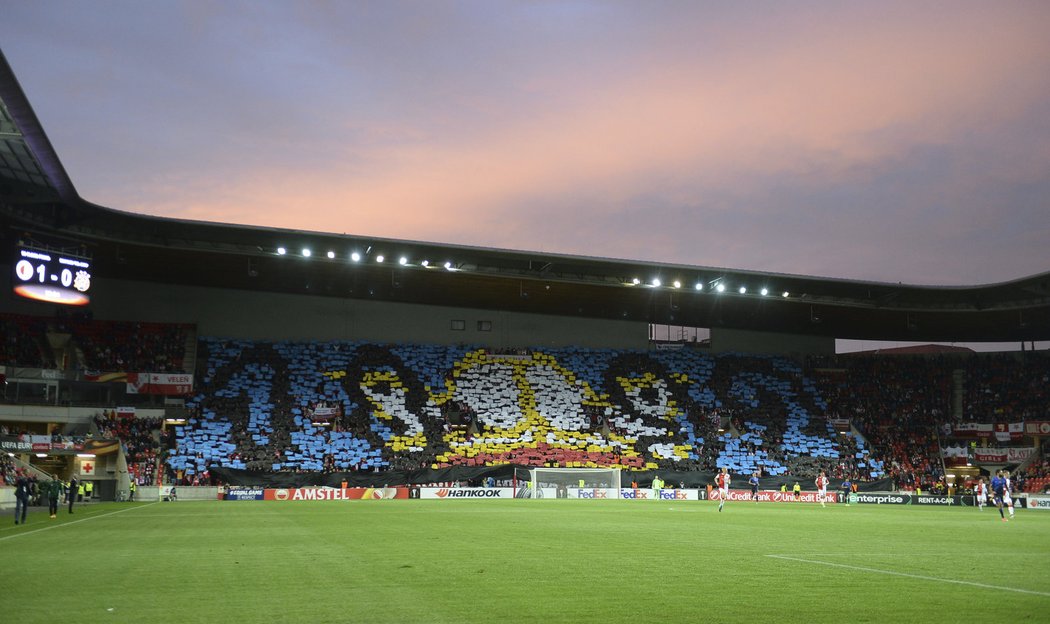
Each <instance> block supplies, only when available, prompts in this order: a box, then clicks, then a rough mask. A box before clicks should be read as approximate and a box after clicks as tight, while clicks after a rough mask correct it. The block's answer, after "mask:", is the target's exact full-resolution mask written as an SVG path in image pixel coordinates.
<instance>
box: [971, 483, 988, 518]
mask: <svg viewBox="0 0 1050 624" xmlns="http://www.w3.org/2000/svg"><path fill="white" fill-rule="evenodd" d="M973 494H974V499H975V500H976V501H977V511H983V510H984V506H985V505H987V504H988V485H987V484H986V483H985V482H984V477H981V478H980V479H978V480H977V485H975V486H974V488H973Z"/></svg>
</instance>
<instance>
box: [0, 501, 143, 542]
mask: <svg viewBox="0 0 1050 624" xmlns="http://www.w3.org/2000/svg"><path fill="white" fill-rule="evenodd" d="M156 504H157V503H147V504H145V505H140V506H135V507H128V508H126V509H118V510H116V511H111V512H109V513H104V514H102V515H100V516H91V517H90V518H81V519H80V520H74V521H72V522H63V523H62V524H52V525H50V526H46V527H41V528H39V529H33V530H32V531H26V532H25V533H15V534H14V535H7V536H5V537H0V542H2V541H4V540H9V539H12V538H15V537H23V536H25V535H32V534H33V533H39V532H41V531H47V530H48V529H57V528H60V527H67V526H72V525H74V524H79V523H81V522H87V521H88V520H95V519H98V518H105V517H106V516H112V515H113V514H118V513H124V512H125V511H131V510H133V509H142V508H143V507H149V506H150V505H156Z"/></svg>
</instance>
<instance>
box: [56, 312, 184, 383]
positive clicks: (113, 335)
mask: <svg viewBox="0 0 1050 624" xmlns="http://www.w3.org/2000/svg"><path fill="white" fill-rule="evenodd" d="M61 329H64V330H66V331H69V332H70V333H72V335H73V340H74V341H75V343H76V344H77V346H79V347H80V349H81V351H82V352H83V354H84V362H83V365H84V368H86V369H88V370H95V371H118V372H124V371H127V372H131V371H138V372H153V373H172V372H182V362H183V358H184V357H185V353H186V337H187V334H188V330H189V328H188V326H186V325H177V324H166V323H128V322H123V321H66V322H64V323H63V324H62V327H61Z"/></svg>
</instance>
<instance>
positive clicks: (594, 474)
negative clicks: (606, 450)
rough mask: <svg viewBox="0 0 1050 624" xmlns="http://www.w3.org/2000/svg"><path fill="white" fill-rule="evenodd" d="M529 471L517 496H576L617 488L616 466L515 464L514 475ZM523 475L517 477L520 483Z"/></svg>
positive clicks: (618, 477) (618, 481)
mask: <svg viewBox="0 0 1050 624" xmlns="http://www.w3.org/2000/svg"><path fill="white" fill-rule="evenodd" d="M526 472H527V473H528V482H527V487H526V488H521V487H520V486H519V489H518V497H519V498H555V497H564V496H567V495H569V493H570V491H571V492H572V493H574V494H575V496H573V498H576V497H579V496H580V492H581V491H602V492H605V491H608V490H614V491H617V492H618V491H619V490H620V469H619V468H531V469H524V468H517V469H515V477H516V478H519V474H520V475H521V477H524V476H525V474H523V473H526ZM522 481H524V479H521V478H519V481H518V482H519V483H522Z"/></svg>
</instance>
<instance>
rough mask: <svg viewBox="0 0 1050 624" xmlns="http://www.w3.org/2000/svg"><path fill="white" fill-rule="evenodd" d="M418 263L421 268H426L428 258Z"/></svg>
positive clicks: (428, 261)
mask: <svg viewBox="0 0 1050 624" xmlns="http://www.w3.org/2000/svg"><path fill="white" fill-rule="evenodd" d="M419 264H420V266H422V267H423V268H426V267H428V266H430V260H424V261H422V262H420V263H419Z"/></svg>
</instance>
